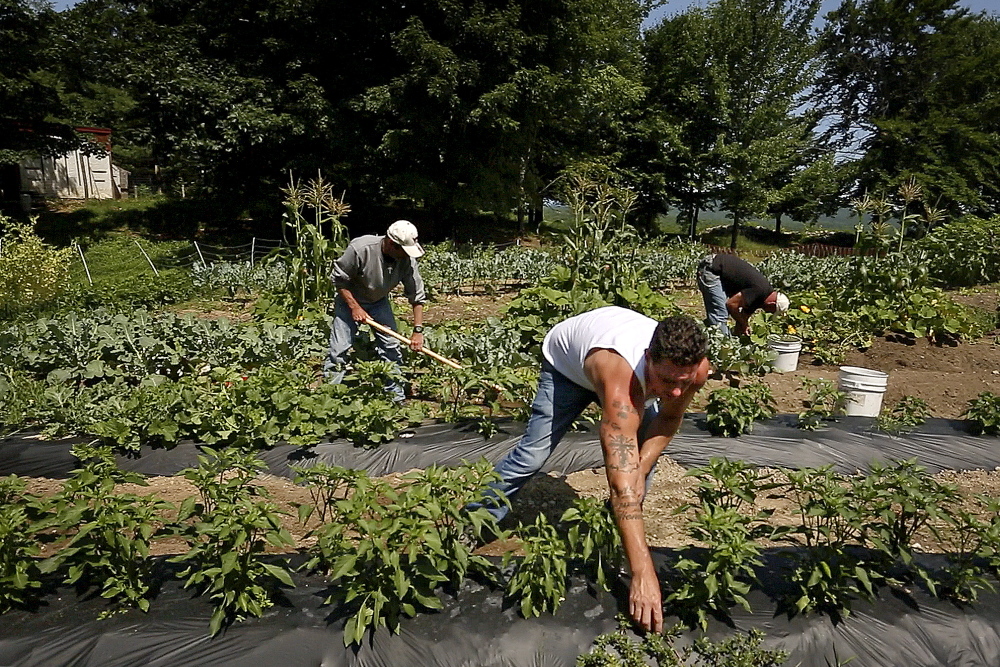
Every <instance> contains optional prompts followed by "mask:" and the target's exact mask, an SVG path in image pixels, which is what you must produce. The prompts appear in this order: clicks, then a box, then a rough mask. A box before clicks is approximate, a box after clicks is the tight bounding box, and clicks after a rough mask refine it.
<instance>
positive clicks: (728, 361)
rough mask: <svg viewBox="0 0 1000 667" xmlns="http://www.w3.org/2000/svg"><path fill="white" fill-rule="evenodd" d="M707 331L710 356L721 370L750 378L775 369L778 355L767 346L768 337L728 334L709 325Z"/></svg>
mask: <svg viewBox="0 0 1000 667" xmlns="http://www.w3.org/2000/svg"><path fill="white" fill-rule="evenodd" d="M706 332H707V333H708V358H709V361H711V362H712V366H713V367H714V368H716V369H718V370H719V371H721V372H723V373H729V374H730V375H737V376H739V377H741V378H750V377H754V376H758V377H760V376H764V375H767V374H768V373H770V372H771V371H773V370H774V360H775V357H776V356H777V355H776V354H775V352H774V351H772V350H771V349H769V348H768V347H767V345H766V337H765V338H764V339H759V340H753V339H750V338H746V337H744V338H737V337H735V336H727V335H726V334H724V333H722V332H721V331H720V330H719V329H718V328H717V327H709V328H708V329H706Z"/></svg>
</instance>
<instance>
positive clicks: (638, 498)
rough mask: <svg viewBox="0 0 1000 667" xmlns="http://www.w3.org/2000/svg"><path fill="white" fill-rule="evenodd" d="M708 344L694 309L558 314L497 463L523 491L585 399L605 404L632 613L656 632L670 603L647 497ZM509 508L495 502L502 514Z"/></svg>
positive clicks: (705, 367) (700, 376) (703, 370)
mask: <svg viewBox="0 0 1000 667" xmlns="http://www.w3.org/2000/svg"><path fill="white" fill-rule="evenodd" d="M706 352H707V340H706V336H705V332H704V330H703V329H702V328H701V326H700V325H699V324H698V323H697V322H696V321H695V320H694V319H693V318H691V317H688V316H686V315H680V316H676V317H671V318H668V319H666V320H664V321H662V322H660V323H657V322H656V320H652V319H650V318H648V317H646V316H644V315H640V314H639V313H636V312H633V311H631V310H628V309H625V308H618V307H616V306H608V307H606V308H598V309H597V310H592V311H590V312H588V313H583V314H582V315H577V316H576V317H571V318H570V319H568V320H565V321H564V322H560V323H559V324H557V325H556V326H554V327H553V328H552V330H551V331H549V333H548V334H547V335H546V336H545V341H544V342H543V344H542V355H543V360H542V372H541V377H540V378H539V380H538V394H537V396H536V397H535V401H534V403H533V404H532V406H531V418H530V419H529V421H528V426H527V430H526V431H525V433H524V436H523V437H522V438H521V440H520V442H518V444H517V446H516V447H515V448H514V449H513V450H511V451H510V452H509V453H508V454H507V456H506V457H504V459H503V460H502V461H500V463H498V464H497V467H496V471H497V472H498V473H499V474H500V477H501V479H502V481H501V482H499V483H497V484H496V488H497V489H499V490H501V491H503V492H504V493H506V494H507V496H512V495H514V494H516V493H517V492H518V491H519V490H520V489H521V487H523V486H524V483H525V482H527V481H528V479H530V478H531V477H532V476H533V475H534V474H535V473H537V472H538V471H539V470H540V469H541V467H542V465H543V464H544V463H545V460H546V459H547V458H548V457H549V455H550V454H551V453H552V450H553V449H554V448H555V447H556V445H557V444H559V441H560V440H561V439H562V437H563V435H565V433H566V431H567V429H568V428H569V427H570V425H571V424H572V423H573V422H574V421H575V420H576V418H577V417H579V416H580V413H581V412H583V410H584V408H586V407H587V406H588V405H589V404H590V403H592V402H594V401H597V402H598V403H599V404H600V405H601V406H603V408H604V410H603V417H602V419H601V428H600V436H601V447H602V449H603V450H604V462H605V468H606V472H607V477H608V487H609V489H610V495H611V508H612V511H613V513H614V517H615V522H616V523H617V525H618V529H619V531H620V532H621V536H622V544H623V546H624V549H625V557H626V559H627V560H628V564H629V568H630V569H631V572H632V581H631V584H630V589H629V613H630V614H631V616H632V618H633V619H634V620H635V621H636V622H637V623H638V624H639V625H640V626H642V627H643V628H645V629H646V630H653V631H655V632H660V631H661V630H662V629H663V605H662V601H661V593H660V583H659V579H658V578H657V575H656V569H655V567H654V566H653V560H652V558H651V556H650V552H649V546H648V545H647V544H646V533H645V528H644V525H643V519H642V503H643V499H644V498H645V494H646V490H647V488H648V485H649V484H650V483H651V481H652V477H653V468H654V466H655V465H656V460H657V458H658V457H659V456H660V453H661V452H662V451H663V449H664V448H665V447H666V446H667V444H668V443H669V442H670V439H671V438H672V437H673V435H674V433H676V432H677V429H678V428H679V427H680V424H681V418H682V417H683V416H684V411H685V409H686V408H687V406H688V404H689V403H690V402H691V398H692V397H693V396H694V394H695V392H697V391H698V390H699V389H700V388H701V387H702V385H704V384H705V380H706V379H707V377H708V373H709V364H708V360H707V359H706V358H705V355H706ZM654 399H659V402H658V403H659V404H657V402H656V401H654ZM508 511H509V510H508V508H507V507H506V506H500V507H491V508H490V512H492V513H493V514H494V516H496V517H497V519H502V518H503V517H504V516H505V515H506V514H507V512H508Z"/></svg>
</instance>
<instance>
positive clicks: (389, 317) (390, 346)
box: [323, 297, 406, 401]
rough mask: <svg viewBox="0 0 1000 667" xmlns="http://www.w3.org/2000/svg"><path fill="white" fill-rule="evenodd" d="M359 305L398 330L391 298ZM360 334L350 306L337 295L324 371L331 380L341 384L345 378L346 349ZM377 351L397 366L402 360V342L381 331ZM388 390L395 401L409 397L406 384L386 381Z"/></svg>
mask: <svg viewBox="0 0 1000 667" xmlns="http://www.w3.org/2000/svg"><path fill="white" fill-rule="evenodd" d="M358 305H359V306H361V307H362V308H364V310H365V312H366V313H368V314H369V315H370V316H371V318H372V319H373V320H375V321H376V322H378V323H379V324H381V325H383V326H386V327H389V328H390V329H392V330H393V331H396V318H395V316H393V314H392V305H391V304H390V303H389V299H388V298H385V299H380V300H379V301H375V302H374V303H361V302H360V301H359V302H358ZM357 335H358V323H357V322H355V321H354V318H353V317H351V309H350V308H348V306H347V303H346V302H345V301H344V300H343V299H341V298H340V297H337V299H336V302H335V305H334V308H333V323H332V324H331V325H330V350H329V352H327V355H326V361H325V362H323V373H324V374H325V375H326V377H327V380H328V381H329V382H332V383H333V384H340V383H341V382H343V381H344V367H345V366H346V365H347V351H348V350H350V349H351V346H352V345H354V337H355V336H357ZM375 353H376V354H378V358H379V359H381V360H382V361H390V362H392V363H394V364H396V366H397V368H398V367H399V365H400V363H401V362H402V361H403V351H402V348H401V347H400V345H399V341H397V340H396V339H395V338H393V337H392V336H388V335H386V334H384V333H382V332H380V331H376V332H375ZM385 389H386V391H387V392H389V393H390V394H391V395H392V398H393V400H394V401H402V400H403V399H404V398H405V397H406V395H405V394H404V393H403V387H402V386H401V385H400V384H399V383H398V382H396V381H395V380H389V381H387V382H386V384H385Z"/></svg>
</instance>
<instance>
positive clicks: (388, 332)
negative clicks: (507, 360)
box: [364, 318, 503, 392]
mask: <svg viewBox="0 0 1000 667" xmlns="http://www.w3.org/2000/svg"><path fill="white" fill-rule="evenodd" d="M364 323H365V324H367V325H368V326H370V327H371V328H372V329H375V330H376V331H381V332H382V333H384V334H386V335H387V336H392V337H393V338H395V339H396V340H398V341H400V342H401V343H406V344H407V345H409V344H410V339H409V338H407V337H406V336H404V335H403V334H401V333H399V332H397V331H393V330H392V329H390V328H389V327H387V326H385V325H382V324H379V323H378V322H376V321H375V320H373V319H370V318H369V319H367V320H365V322H364ZM420 351H421V352H423V353H424V354H426V355H427V356H428V357H430V358H431V359H435V360H437V361H440V362H441V363H442V364H444V365H445V366H450V367H451V368H454V369H456V370H462V364H460V363H458V362H457V361H454V360H452V359H449V358H448V357H443V356H441V355H440V354H438V353H437V352H432V351H431V350H428V349H427V348H426V347H422V348H420ZM483 384H485V385H486V386H488V387H490V388H491V389H495V390H497V391H501V392H502V391H503V387H501V386H500V385H496V384H493V383H492V382H483Z"/></svg>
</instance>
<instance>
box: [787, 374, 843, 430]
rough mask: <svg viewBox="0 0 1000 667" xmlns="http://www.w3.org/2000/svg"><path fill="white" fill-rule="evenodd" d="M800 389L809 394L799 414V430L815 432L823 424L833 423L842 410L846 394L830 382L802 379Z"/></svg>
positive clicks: (821, 379) (820, 379)
mask: <svg viewBox="0 0 1000 667" xmlns="http://www.w3.org/2000/svg"><path fill="white" fill-rule="evenodd" d="M802 388H803V389H805V390H806V391H808V392H809V398H808V399H806V401H805V404H806V408H805V410H803V411H802V412H800V413H799V424H798V426H799V428H801V429H805V430H807V431H815V430H816V429H818V428H820V427H821V426H822V425H823V423H824V422H828V421H833V420H835V419H836V417H837V415H838V414H840V413H841V411H842V410H843V408H844V403H845V402H846V401H847V394H846V393H844V392H842V391H840V390H838V389H837V388H836V385H834V384H833V381H832V380H826V379H824V378H802Z"/></svg>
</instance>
